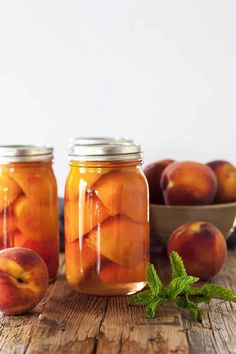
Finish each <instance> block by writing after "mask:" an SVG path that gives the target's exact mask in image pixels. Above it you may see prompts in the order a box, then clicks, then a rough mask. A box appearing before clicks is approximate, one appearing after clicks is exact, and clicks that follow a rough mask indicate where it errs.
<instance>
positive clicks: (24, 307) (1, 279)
mask: <svg viewBox="0 0 236 354" xmlns="http://www.w3.org/2000/svg"><path fill="white" fill-rule="evenodd" d="M47 285H48V271H47V267H46V264H45V263H44V261H43V260H42V258H41V257H40V256H39V255H38V254H36V253H35V252H33V251H31V250H28V249H25V248H7V249H5V250H2V251H0V311H1V312H3V313H4V314H7V315H15V314H21V313H25V312H27V311H29V310H31V309H33V308H34V307H35V306H36V305H37V304H38V303H39V302H40V301H41V299H42V298H43V296H44V294H45V292H46V289H47Z"/></svg>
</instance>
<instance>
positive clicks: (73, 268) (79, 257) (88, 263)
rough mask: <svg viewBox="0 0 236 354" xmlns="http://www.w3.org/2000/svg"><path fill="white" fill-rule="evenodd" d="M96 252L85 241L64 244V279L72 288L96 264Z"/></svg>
mask: <svg viewBox="0 0 236 354" xmlns="http://www.w3.org/2000/svg"><path fill="white" fill-rule="evenodd" d="M97 257H98V255H97V252H96V251H94V250H93V249H92V248H91V247H90V246H89V245H88V244H87V243H86V242H85V240H82V239H80V240H76V241H74V242H66V247H65V260H66V277H67V280H68V282H69V283H70V284H71V285H72V286H73V285H77V284H79V282H80V281H81V280H82V279H83V277H84V275H85V274H86V272H87V271H88V270H89V269H90V268H91V267H93V266H94V265H95V264H96V261H97Z"/></svg>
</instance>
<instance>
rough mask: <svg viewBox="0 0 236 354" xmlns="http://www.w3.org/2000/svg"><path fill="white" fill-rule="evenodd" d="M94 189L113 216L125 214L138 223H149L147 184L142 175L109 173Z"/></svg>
mask: <svg viewBox="0 0 236 354" xmlns="http://www.w3.org/2000/svg"><path fill="white" fill-rule="evenodd" d="M93 189H94V190H95V191H96V194H97V196H98V198H99V199H100V200H101V201H102V203H103V204H104V205H105V207H106V208H107V209H108V211H109V214H111V215H112V216H115V215H117V214H124V215H126V216H128V217H130V218H131V219H133V220H134V221H137V222H143V223H145V222H147V221H148V205H147V203H148V200H147V182H146V180H145V179H144V178H143V176H142V175H140V174H138V173H130V172H124V173H109V174H106V175H104V176H102V177H101V178H100V179H99V180H98V181H97V182H96V183H95V184H94V185H93Z"/></svg>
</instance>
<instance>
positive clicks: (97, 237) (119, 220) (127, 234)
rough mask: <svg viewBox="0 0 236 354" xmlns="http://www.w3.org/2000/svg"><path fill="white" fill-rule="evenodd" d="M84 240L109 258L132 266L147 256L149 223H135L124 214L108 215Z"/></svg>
mask: <svg viewBox="0 0 236 354" xmlns="http://www.w3.org/2000/svg"><path fill="white" fill-rule="evenodd" d="M98 241H99V244H100V245H99V250H98V248H97V247H98V246H97V245H98ZM85 242H87V244H88V246H90V247H91V248H92V249H93V250H94V251H98V252H100V253H101V254H102V255H103V256H104V257H106V258H108V259H109V260H111V261H113V262H115V263H118V264H120V265H123V266H127V267H132V266H134V265H136V264H138V263H140V262H142V261H143V260H145V259H146V257H148V256H147V255H148V247H149V225H148V224H137V223H135V222H133V221H132V220H131V219H129V218H127V217H126V216H114V217H109V218H108V219H106V220H104V222H103V223H102V224H101V226H100V229H99V230H98V231H97V230H92V231H91V232H90V233H89V235H88V238H87V239H86V240H85Z"/></svg>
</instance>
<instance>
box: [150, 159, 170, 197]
mask: <svg viewBox="0 0 236 354" xmlns="http://www.w3.org/2000/svg"><path fill="white" fill-rule="evenodd" d="M172 162H174V160H160V161H156V162H153V163H150V164H149V165H147V166H146V167H145V169H144V173H145V176H146V178H147V181H148V186H149V194H150V203H154V204H164V198H163V194H162V190H161V186H160V180H161V175H162V172H163V171H164V169H165V168H166V167H167V166H168V165H170V164H171V163H172Z"/></svg>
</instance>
